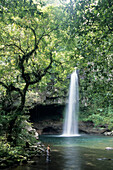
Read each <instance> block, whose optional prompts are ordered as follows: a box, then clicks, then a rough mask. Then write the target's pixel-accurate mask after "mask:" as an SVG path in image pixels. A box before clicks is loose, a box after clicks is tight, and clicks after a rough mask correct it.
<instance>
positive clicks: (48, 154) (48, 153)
mask: <svg viewBox="0 0 113 170" xmlns="http://www.w3.org/2000/svg"><path fill="white" fill-rule="evenodd" d="M50 151H51V149H50V145H48V146H47V148H46V153H47V156H46V162H50V161H51V160H50Z"/></svg>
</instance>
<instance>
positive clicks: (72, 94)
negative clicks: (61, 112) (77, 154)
mask: <svg viewBox="0 0 113 170" xmlns="http://www.w3.org/2000/svg"><path fill="white" fill-rule="evenodd" d="M78 112H79V86H78V75H77V70H75V71H74V72H73V73H72V74H71V80H70V87H69V98H68V104H67V106H66V114H65V119H64V127H63V136H79V134H78Z"/></svg>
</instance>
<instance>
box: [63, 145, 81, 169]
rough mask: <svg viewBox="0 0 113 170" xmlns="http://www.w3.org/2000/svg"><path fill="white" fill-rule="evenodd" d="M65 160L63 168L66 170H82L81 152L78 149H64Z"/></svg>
mask: <svg viewBox="0 0 113 170" xmlns="http://www.w3.org/2000/svg"><path fill="white" fill-rule="evenodd" d="M62 152H63V159H64V164H63V167H64V169H68V168H70V169H74V168H75V169H77V170H80V169H81V158H80V150H79V149H77V148H74V149H73V147H64V148H63V151H62Z"/></svg>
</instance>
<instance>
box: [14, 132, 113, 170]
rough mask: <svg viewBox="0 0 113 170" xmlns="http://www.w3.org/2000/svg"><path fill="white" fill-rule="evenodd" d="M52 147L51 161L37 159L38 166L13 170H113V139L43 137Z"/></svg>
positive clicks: (44, 158)
mask: <svg viewBox="0 0 113 170" xmlns="http://www.w3.org/2000/svg"><path fill="white" fill-rule="evenodd" d="M40 138H41V140H42V142H43V143H45V145H46V146H47V145H48V144H50V146H51V150H52V151H51V161H50V162H46V156H43V157H41V158H37V157H35V158H34V160H35V162H36V165H24V166H19V167H17V168H13V169H12V170H35V169H37V170H113V150H106V149H105V148H106V147H107V146H109V147H113V137H102V136H101V137H99V136H80V137H71V138H64V137H58V136H47V135H46V136H41V137H40Z"/></svg>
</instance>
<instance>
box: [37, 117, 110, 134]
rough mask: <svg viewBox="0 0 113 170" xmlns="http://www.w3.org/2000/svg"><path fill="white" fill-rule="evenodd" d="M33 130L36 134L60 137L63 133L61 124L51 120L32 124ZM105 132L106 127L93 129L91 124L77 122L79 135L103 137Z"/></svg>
mask: <svg viewBox="0 0 113 170" xmlns="http://www.w3.org/2000/svg"><path fill="white" fill-rule="evenodd" d="M34 128H35V129H36V130H37V132H38V133H39V134H40V135H41V134H59V135H61V134H62V132H63V122H60V121H53V120H45V121H39V122H37V123H34ZM106 131H107V127H105V128H100V127H97V128H95V127H94V124H93V122H79V133H84V134H103V135H105V134H106V133H105V132H106Z"/></svg>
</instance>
